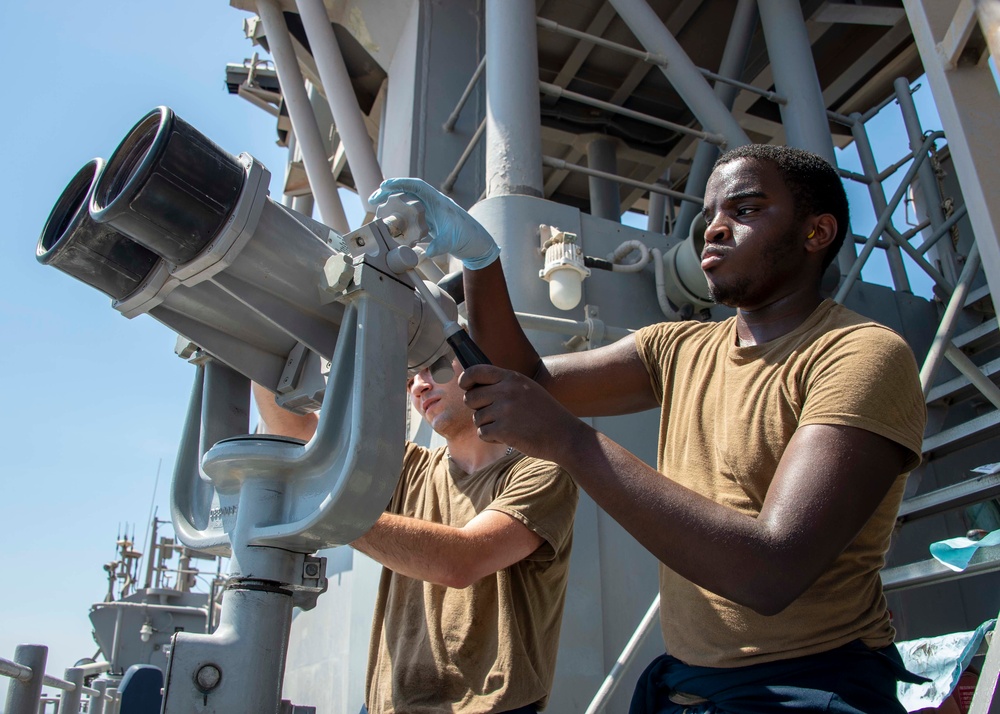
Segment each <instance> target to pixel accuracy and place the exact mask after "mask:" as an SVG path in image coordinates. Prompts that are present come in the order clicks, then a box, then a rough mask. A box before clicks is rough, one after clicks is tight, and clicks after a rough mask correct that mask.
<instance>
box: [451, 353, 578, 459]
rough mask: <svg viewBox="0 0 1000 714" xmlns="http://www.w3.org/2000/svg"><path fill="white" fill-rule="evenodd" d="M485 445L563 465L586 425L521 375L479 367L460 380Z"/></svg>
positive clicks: (504, 370) (533, 382)
mask: <svg viewBox="0 0 1000 714" xmlns="http://www.w3.org/2000/svg"><path fill="white" fill-rule="evenodd" d="M458 386H460V387H461V388H462V389H464V390H465V404H466V406H468V407H469V408H470V409H472V410H473V412H474V414H473V422H474V423H475V425H476V428H477V430H478V434H479V438H480V439H482V440H483V441H489V442H493V443H500V444H507V445H509V446H513V447H514V448H515V449H517V450H518V451H520V452H521V453H523V454H527V455H528V456H534V457H537V458H540V459H546V460H548V461H554V462H556V463H561V462H560V458H561V457H562V455H563V454H564V451H565V449H566V448H567V447H568V446H569V445H570V444H572V443H573V434H574V433H575V432H576V431H577V430H578V429H580V428H587V427H586V425H585V424H584V423H583V422H581V421H580V420H579V419H577V418H576V417H575V416H573V415H572V414H570V412H569V411H567V410H566V408H565V407H563V406H562V405H561V404H560V403H559V402H558V401H556V400H555V398H554V397H552V395H550V394H549V393H548V392H547V391H545V389H544V388H543V387H541V386H540V385H539V384H537V383H536V382H535V381H534V380H532V379H530V378H528V377H525V376H524V375H523V374H520V373H518V372H511V371H509V370H506V369H501V368H500V367H495V366H493V365H476V366H473V367H470V368H469V369H467V370H465V372H464V373H463V374H462V376H461V377H459V380H458Z"/></svg>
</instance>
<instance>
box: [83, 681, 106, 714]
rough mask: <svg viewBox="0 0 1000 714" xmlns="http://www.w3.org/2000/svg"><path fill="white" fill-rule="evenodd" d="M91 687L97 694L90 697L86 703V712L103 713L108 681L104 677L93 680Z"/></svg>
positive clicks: (92, 713) (88, 713) (90, 713)
mask: <svg viewBox="0 0 1000 714" xmlns="http://www.w3.org/2000/svg"><path fill="white" fill-rule="evenodd" d="M93 688H94V689H96V690H97V695H96V696H93V697H91V698H90V702H89V703H88V704H87V714H104V703H105V696H106V695H107V690H108V682H107V680H104V679H98V680H96V681H95V682H94V684H93Z"/></svg>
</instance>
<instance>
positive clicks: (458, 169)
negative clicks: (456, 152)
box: [441, 119, 486, 193]
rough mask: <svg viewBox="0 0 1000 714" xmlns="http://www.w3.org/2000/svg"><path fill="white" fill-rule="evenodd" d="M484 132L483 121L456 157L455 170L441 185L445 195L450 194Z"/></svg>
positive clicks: (484, 121) (484, 122)
mask: <svg viewBox="0 0 1000 714" xmlns="http://www.w3.org/2000/svg"><path fill="white" fill-rule="evenodd" d="M485 132H486V120H485V119H483V120H482V121H481V122H479V126H478V127H476V133H475V134H473V135H472V138H471V139H470V140H469V143H468V144H467V145H466V146H465V150H464V151H462V155H461V156H459V157H458V163H456V164H455V168H453V169H452V170H451V173H449V174H448V177H447V178H446V179H445V180H444V183H443V184H441V190H442V191H443V192H445V193H450V192H451V189H453V188H454V187H455V182H456V181H458V175H459V174H460V173H462V169H463V168H464V167H465V164H466V163H468V161H469V157H470V156H472V152H473V151H475V150H476V146H477V145H478V144H479V142H480V141H481V140H482V138H483V134H484V133H485Z"/></svg>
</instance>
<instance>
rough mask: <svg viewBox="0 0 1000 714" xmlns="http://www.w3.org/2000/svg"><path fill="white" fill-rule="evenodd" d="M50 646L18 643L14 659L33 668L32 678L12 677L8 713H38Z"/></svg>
mask: <svg viewBox="0 0 1000 714" xmlns="http://www.w3.org/2000/svg"><path fill="white" fill-rule="evenodd" d="M48 656H49V648H48V647H46V646H45V645H18V646H17V647H16V648H15V649H14V661H15V662H17V663H18V664H20V665H24V666H25V667H30V668H31V678H30V679H29V680H28V681H26V682H24V681H21V680H20V679H11V680H10V684H9V685H8V686H7V704H6V706H5V707H4V711H5V712H6V713H7V714H37V712H38V700H39V699H41V697H42V678H43V677H44V676H45V661H46V660H47V659H48Z"/></svg>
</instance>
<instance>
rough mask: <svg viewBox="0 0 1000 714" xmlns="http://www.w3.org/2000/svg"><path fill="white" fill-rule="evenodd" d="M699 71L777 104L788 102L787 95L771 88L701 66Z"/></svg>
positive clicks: (708, 76)
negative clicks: (756, 85) (758, 85)
mask: <svg viewBox="0 0 1000 714" xmlns="http://www.w3.org/2000/svg"><path fill="white" fill-rule="evenodd" d="M698 71H699V72H701V73H702V74H703V75H705V76H706V77H707V78H708V79H711V80H712V81H713V82H721V83H722V84H727V85H729V86H730V87H733V88H735V89H742V90H743V91H745V92H750V93H751V94H757V95H760V96H761V97H763V98H764V99H766V100H768V101H770V102H774V103H775V104H787V103H788V100H787V99H786V98H785V97H783V96H781V95H780V94H777V93H775V92H772V91H771V90H769V89H761V88H760V87H755V86H753V85H752V84H747V83H746V82H740V81H738V80H735V79H733V78H731V77H726V76H724V75H721V74H716V73H715V72H711V71H709V70H707V69H703V68H701V67H699V68H698Z"/></svg>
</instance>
